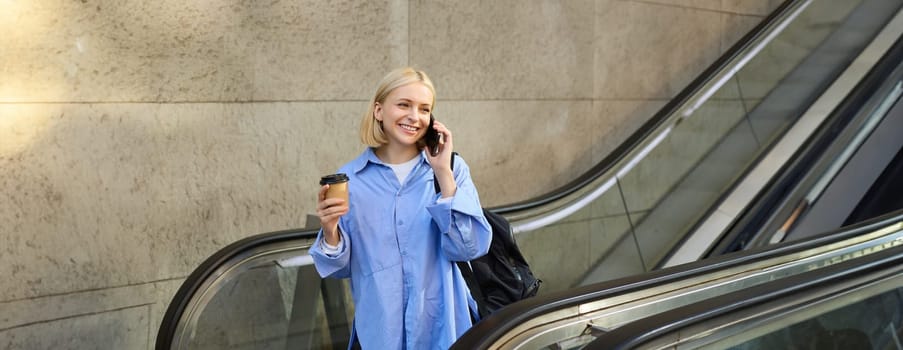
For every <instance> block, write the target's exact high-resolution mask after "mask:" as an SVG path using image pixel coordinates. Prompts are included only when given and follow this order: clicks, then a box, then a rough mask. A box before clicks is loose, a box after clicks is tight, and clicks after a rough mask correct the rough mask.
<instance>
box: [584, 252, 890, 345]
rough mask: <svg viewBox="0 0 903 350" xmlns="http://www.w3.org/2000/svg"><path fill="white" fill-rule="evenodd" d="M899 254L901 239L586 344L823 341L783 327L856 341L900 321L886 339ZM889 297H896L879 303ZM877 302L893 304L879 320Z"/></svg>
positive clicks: (878, 336) (872, 337)
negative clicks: (804, 336)
mask: <svg viewBox="0 0 903 350" xmlns="http://www.w3.org/2000/svg"><path fill="white" fill-rule="evenodd" d="M901 260H903V239H901V240H897V241H895V242H894V244H892V245H887V246H884V247H883V249H881V250H879V251H877V252H875V253H874V254H869V255H865V256H860V257H854V256H850V257H849V258H848V259H845V260H841V261H838V262H836V263H832V264H831V265H829V266H826V267H825V268H822V269H818V270H813V271H811V272H809V273H805V274H801V275H797V276H793V277H790V278H787V279H782V280H777V281H774V282H770V283H767V284H763V285H760V286H756V287H753V288H748V289H746V290H743V291H738V292H734V293H730V294H725V295H721V296H717V297H714V298H711V299H708V300H705V301H702V302H699V303H695V304H692V305H688V306H685V307H682V308H678V309H674V310H670V311H665V312H662V313H660V314H658V315H654V316H652V317H649V318H646V319H641V320H637V321H634V322H632V323H630V324H628V325H625V326H623V327H621V328H619V329H616V330H614V331H611V332H607V333H604V334H601V335H600V336H599V337H598V338H597V339H596V340H595V341H593V342H592V343H589V344H587V345H586V346H585V349H664V348H668V349H697V348H713V349H725V348H732V347H736V346H741V345H742V346H745V347H742V348H741V349H751V348H762V347H758V346H760V345H764V344H772V345H774V344H775V342H777V344H780V345H777V346H776V347H775V348H780V349H792V348H794V347H793V346H794V345H800V344H799V343H797V342H800V343H802V344H803V345H807V347H804V348H812V349H816V348H817V347H811V345H816V344H818V343H814V344H810V343H807V342H806V340H803V339H790V338H787V337H785V336H786V335H787V334H786V332H796V333H797V334H796V335H802V334H806V332H810V331H811V332H821V333H820V334H821V335H823V336H832V337H835V338H834V339H833V340H836V341H844V342H849V343H852V344H863V341H865V342H866V343H872V342H876V341H879V342H884V343H886V341H887V340H889V339H892V337H893V336H894V335H895V334H897V333H898V331H899V327H900V324H899V323H898V322H897V323H892V324H890V325H891V327H893V329H894V331H893V332H891V333H889V334H888V333H886V334H883V336H884V337H885V338H883V339H881V333H883V332H884V331H885V330H886V328H887V327H888V325H889V323H887V322H886V321H898V320H899V319H900V316H901V315H900V310H899V309H900V307H899V301H900V300H899V296H900V293H899V292H900V288H901V287H903V264H901V262H903V261H901ZM888 293H889V294H888ZM888 300H897V303H893V304H889V305H884V306H877V305H881V304H882V303H883V302H886V301H888ZM876 304H877V305H876ZM879 307H885V308H887V307H890V308H888V309H886V310H885V311H889V312H887V313H885V314H884V315H882V317H880V319H879V320H873V319H869V316H867V315H868V314H869V313H870V312H872V311H874V310H875V309H876V308H879ZM894 308H896V309H894ZM874 316H878V315H874ZM861 318H862V320H860V319H861ZM813 319H816V321H812V320H813ZM815 322H818V323H815ZM854 325H855V326H854ZM832 331H833V332H832ZM863 335H865V337H863ZM887 336H890V337H887ZM763 337H764V340H763ZM865 338H868V339H867V340H866V339H865ZM784 341H786V342H784ZM781 342H784V343H781ZM818 349H820V348H818Z"/></svg>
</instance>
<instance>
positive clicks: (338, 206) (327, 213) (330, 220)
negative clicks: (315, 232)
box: [317, 184, 348, 245]
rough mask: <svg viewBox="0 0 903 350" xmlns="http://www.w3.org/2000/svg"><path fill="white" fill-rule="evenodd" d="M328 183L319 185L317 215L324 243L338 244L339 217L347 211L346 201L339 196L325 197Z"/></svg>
mask: <svg viewBox="0 0 903 350" xmlns="http://www.w3.org/2000/svg"><path fill="white" fill-rule="evenodd" d="M327 190H329V185H328V184H327V185H323V186H322V187H320V193H319V194H317V216H318V217H320V227H322V228H323V235H324V237H323V238H325V239H326V243H329V244H330V245H338V244H339V239H340V236H339V218H340V217H342V215H345V213H347V212H348V203H346V202H345V200H344V199H341V198H326V191H327Z"/></svg>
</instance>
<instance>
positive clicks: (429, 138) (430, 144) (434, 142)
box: [423, 114, 442, 157]
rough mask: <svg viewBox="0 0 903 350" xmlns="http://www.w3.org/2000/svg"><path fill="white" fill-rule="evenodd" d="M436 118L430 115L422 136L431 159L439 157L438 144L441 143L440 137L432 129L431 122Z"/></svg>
mask: <svg viewBox="0 0 903 350" xmlns="http://www.w3.org/2000/svg"><path fill="white" fill-rule="evenodd" d="M435 120H436V118H435V117H433V115H432V114H430V125H429V126H427V127H426V134H425V135H423V142H424V143H426V147H427V149H428V150H429V151H430V155H432V156H433V157H435V156H437V155H439V144H440V143H442V141H441V140H442V135H441V134H439V132H438V131H436V129H433V121H435Z"/></svg>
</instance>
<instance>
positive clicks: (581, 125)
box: [436, 101, 601, 206]
mask: <svg viewBox="0 0 903 350" xmlns="http://www.w3.org/2000/svg"><path fill="white" fill-rule="evenodd" d="M591 107H592V104H591V103H590V102H589V101H477V102H463V101H462V102H458V101H447V102H443V101H440V102H439V103H437V108H436V116H437V117H436V118H438V119H440V120H442V121H444V122H445V123H446V125H448V126H449V128H450V129H451V130H452V132H453V133H454V136H455V150H456V151H457V152H459V153H460V154H461V156H462V157H464V159H465V160H466V161H467V163H468V164H469V165H470V168H471V175H472V176H473V178H474V183H475V184H476V186H477V188H478V190H479V192H480V198H481V200H482V202H483V205H484V206H496V205H502V204H508V203H513V202H516V201H522V200H526V199H530V198H533V197H535V196H538V195H541V194H544V193H546V191H550V190H551V189H553V188H557V186H562V185H564V184H566V183H567V182H569V181H570V180H572V179H573V178H574V177H576V176H578V175H580V174H582V173H583V172H584V171H586V170H587V169H588V167H589V166H591V165H592V164H595V162H594V159H595V155H593V154H592V153H591V152H590V150H591V149H592V148H591V145H592V144H593V143H595V142H596V141H595V135H596V134H597V133H598V131H597V130H598V128H600V127H601V121H600V119H599V118H598V117H596V116H594V115H593V114H591V111H592V108H591Z"/></svg>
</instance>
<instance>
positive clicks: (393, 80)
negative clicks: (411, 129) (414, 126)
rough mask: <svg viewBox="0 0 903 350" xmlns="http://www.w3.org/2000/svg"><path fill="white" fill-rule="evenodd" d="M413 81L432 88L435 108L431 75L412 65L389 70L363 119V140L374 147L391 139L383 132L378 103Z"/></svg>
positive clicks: (383, 101)
mask: <svg viewBox="0 0 903 350" xmlns="http://www.w3.org/2000/svg"><path fill="white" fill-rule="evenodd" d="M411 83H421V84H423V85H424V86H426V87H427V88H428V89H430V92H432V93H433V102H432V105H433V108H435V106H436V88H435V87H433V81H432V80H430V77H428V76H427V75H426V73H424V72H423V71H420V70H416V69H414V68H411V67H405V68H399V69H396V70H393V71H391V72H389V74H386V76H385V77H383V80H382V81H381V82H380V83H379V87H378V88H377V89H376V94H375V95H374V96H373V99H371V100H370V107H369V108H367V113H366V114H364V117H363V118H362V119H361V142H363V143H364V144H365V145H367V146H370V147H374V148H375V147H380V146H382V145H385V144H387V143H389V139H388V138H386V134H385V133H383V126H382V124H381V123H380V122H379V121H378V120H376V104H377V103H379V104H383V103H385V102H386V97H387V96H389V94H390V93H392V91H393V90H395V89H397V88H399V87H402V86H405V85H408V84H411Z"/></svg>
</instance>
